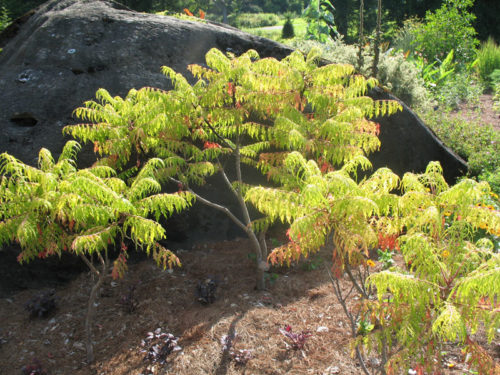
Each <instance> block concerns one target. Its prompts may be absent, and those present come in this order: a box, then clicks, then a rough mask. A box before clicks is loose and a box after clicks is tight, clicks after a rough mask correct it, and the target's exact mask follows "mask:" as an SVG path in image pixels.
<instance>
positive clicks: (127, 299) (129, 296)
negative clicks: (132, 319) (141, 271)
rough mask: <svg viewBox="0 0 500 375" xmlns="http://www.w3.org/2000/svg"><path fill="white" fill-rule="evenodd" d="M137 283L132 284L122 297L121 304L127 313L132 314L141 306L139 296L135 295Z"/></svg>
mask: <svg viewBox="0 0 500 375" xmlns="http://www.w3.org/2000/svg"><path fill="white" fill-rule="evenodd" d="M136 288H137V285H130V286H129V287H128V290H127V293H126V294H123V295H122V296H121V298H120V305H121V306H122V308H123V311H125V312H126V313H127V314H132V313H133V312H134V311H135V310H136V309H137V306H139V302H137V298H136V297H135V294H134V293H135V290H136Z"/></svg>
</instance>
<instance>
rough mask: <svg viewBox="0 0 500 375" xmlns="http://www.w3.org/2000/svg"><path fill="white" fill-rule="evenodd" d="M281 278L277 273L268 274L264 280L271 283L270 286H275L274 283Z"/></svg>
mask: <svg viewBox="0 0 500 375" xmlns="http://www.w3.org/2000/svg"><path fill="white" fill-rule="evenodd" d="M278 278H279V275H278V274H277V273H275V272H270V273H269V272H266V273H265V274H264V279H265V280H266V282H269V284H270V285H274V283H275V282H276V280H278Z"/></svg>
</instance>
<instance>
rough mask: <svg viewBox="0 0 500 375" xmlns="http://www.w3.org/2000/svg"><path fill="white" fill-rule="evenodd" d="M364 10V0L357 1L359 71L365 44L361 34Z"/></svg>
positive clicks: (361, 67) (361, 66)
mask: <svg viewBox="0 0 500 375" xmlns="http://www.w3.org/2000/svg"><path fill="white" fill-rule="evenodd" d="M364 10H365V3H364V0H360V2H359V41H358V43H359V46H358V48H359V50H358V71H359V72H360V73H361V69H363V64H364V63H363V46H364V44H365V37H364V35H363V24H364Z"/></svg>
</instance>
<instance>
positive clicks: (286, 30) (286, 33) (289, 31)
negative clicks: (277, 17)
mask: <svg viewBox="0 0 500 375" xmlns="http://www.w3.org/2000/svg"><path fill="white" fill-rule="evenodd" d="M294 36H295V30H294V29H293V23H292V20H291V19H290V18H287V19H286V21H285V24H284V25H283V29H281V38H283V39H290V38H293V37H294Z"/></svg>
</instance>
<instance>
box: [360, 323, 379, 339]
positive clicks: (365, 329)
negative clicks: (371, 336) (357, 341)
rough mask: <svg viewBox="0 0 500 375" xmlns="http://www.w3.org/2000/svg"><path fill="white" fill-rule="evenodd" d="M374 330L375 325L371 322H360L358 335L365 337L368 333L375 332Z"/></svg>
mask: <svg viewBox="0 0 500 375" xmlns="http://www.w3.org/2000/svg"><path fill="white" fill-rule="evenodd" d="M373 328H375V325H374V324H372V323H371V322H370V321H367V320H361V321H360V322H358V335H362V336H364V335H366V334H367V333H370V332H371V331H373Z"/></svg>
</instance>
